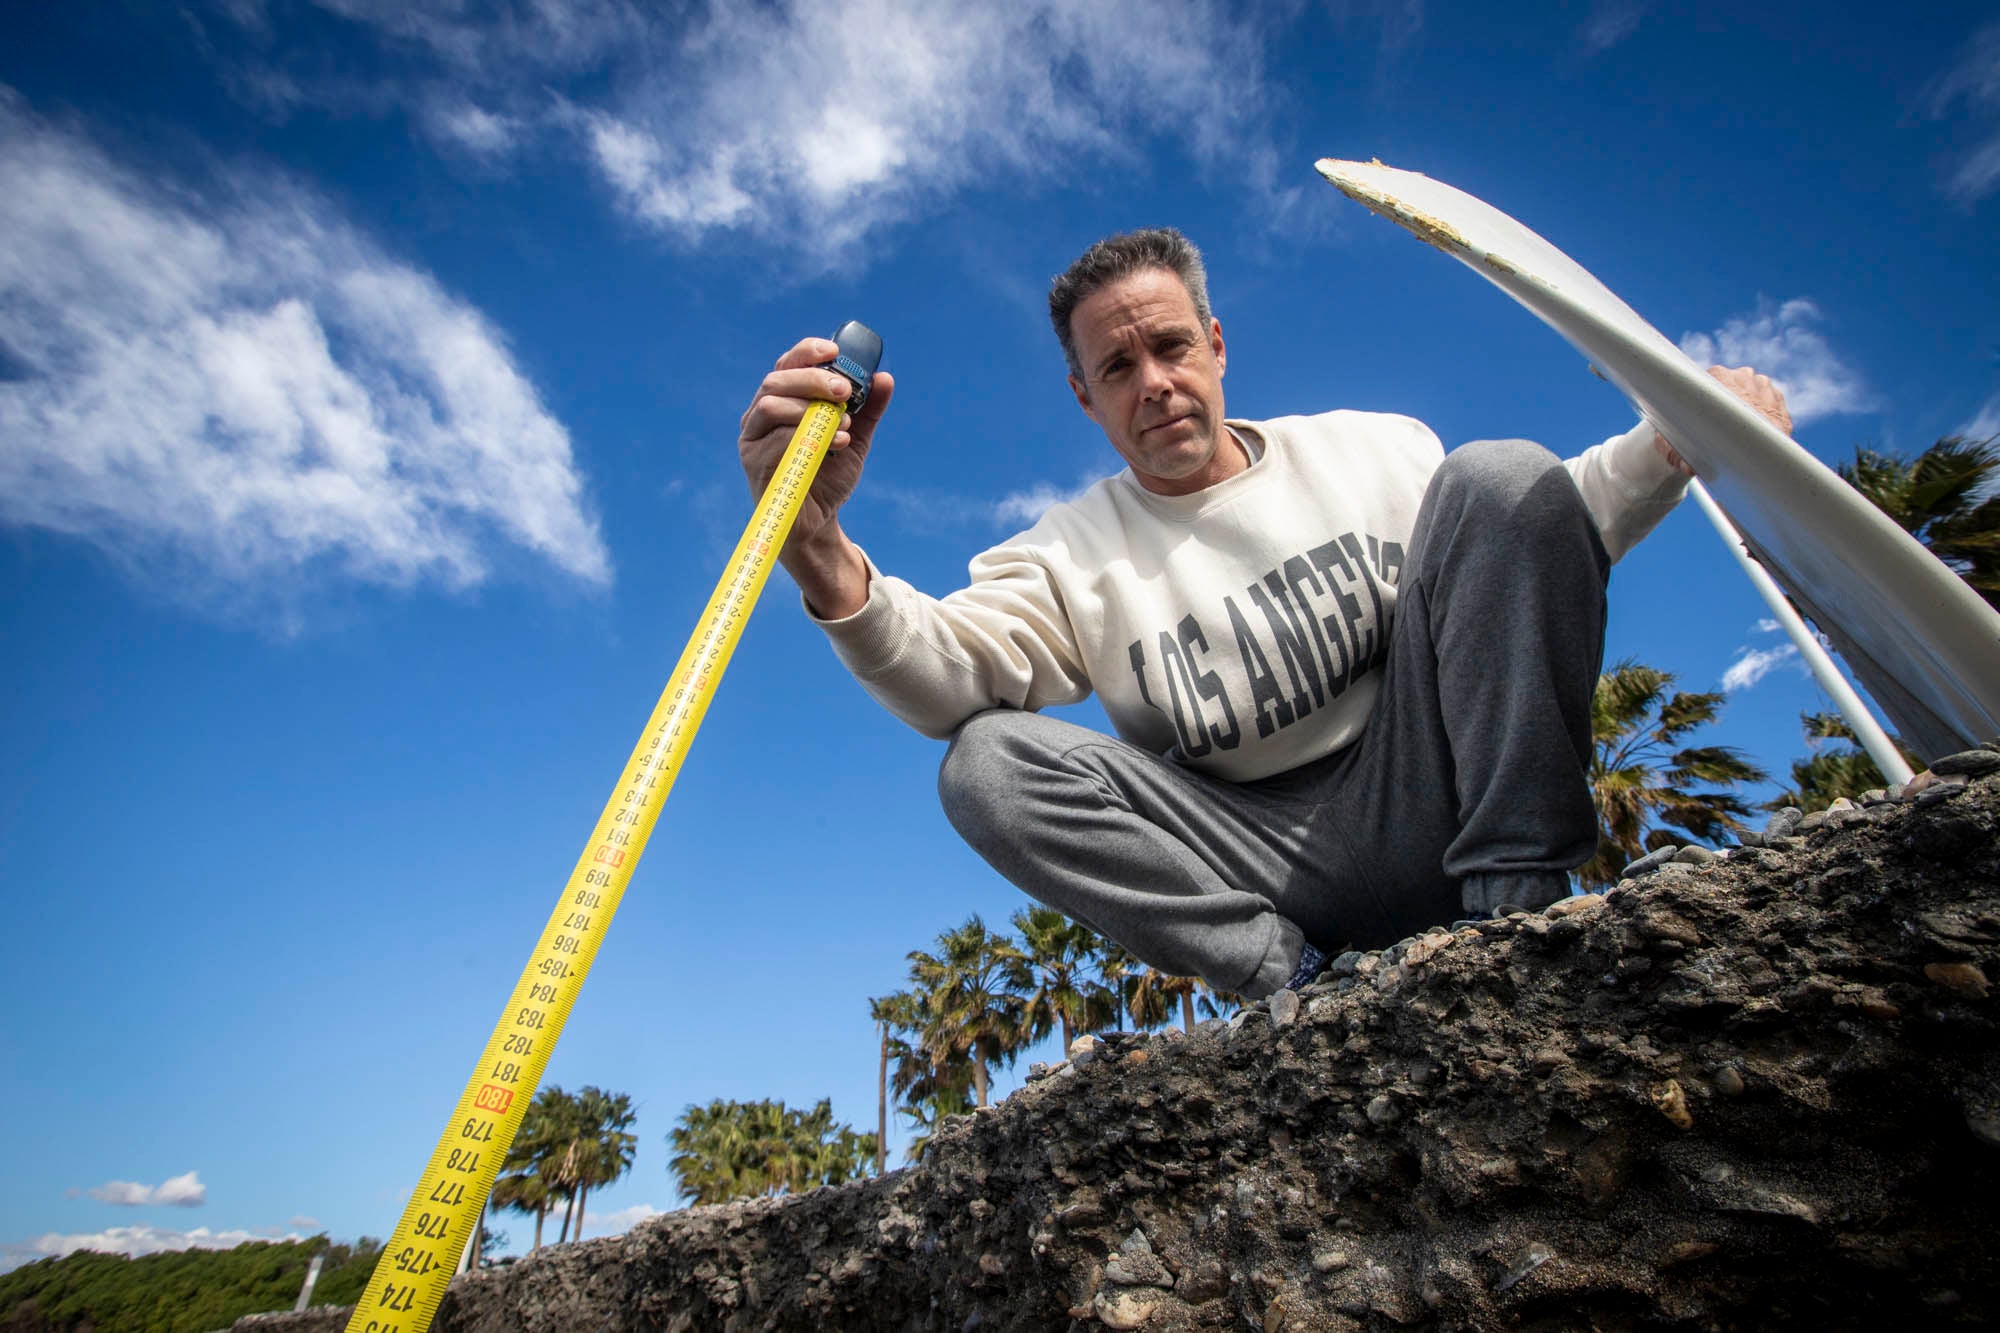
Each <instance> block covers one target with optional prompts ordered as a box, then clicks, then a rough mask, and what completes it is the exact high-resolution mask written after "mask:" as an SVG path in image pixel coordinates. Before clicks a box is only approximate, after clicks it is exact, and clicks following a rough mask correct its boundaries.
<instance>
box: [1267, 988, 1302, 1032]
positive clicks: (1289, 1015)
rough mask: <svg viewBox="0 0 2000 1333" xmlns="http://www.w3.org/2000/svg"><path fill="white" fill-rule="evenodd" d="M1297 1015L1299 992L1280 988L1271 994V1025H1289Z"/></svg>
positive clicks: (1280, 1026) (1279, 1026)
mask: <svg viewBox="0 0 2000 1333" xmlns="http://www.w3.org/2000/svg"><path fill="white" fill-rule="evenodd" d="M1298 1016H1299V993H1298V992H1297V991H1295V990H1281V991H1277V992H1274V993H1273V994H1272V996H1271V1026H1272V1027H1278V1028H1282V1027H1289V1026H1291V1024H1292V1023H1293V1022H1294V1021H1296V1020H1297V1019H1298Z"/></svg>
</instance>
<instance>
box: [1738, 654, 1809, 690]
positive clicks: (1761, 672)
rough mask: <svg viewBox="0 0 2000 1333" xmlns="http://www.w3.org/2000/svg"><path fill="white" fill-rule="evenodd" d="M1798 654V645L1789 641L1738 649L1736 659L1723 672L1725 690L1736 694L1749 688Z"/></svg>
mask: <svg viewBox="0 0 2000 1333" xmlns="http://www.w3.org/2000/svg"><path fill="white" fill-rule="evenodd" d="M1798 655H1799V650H1798V647H1797V645H1795V644H1789V643H1781V644H1779V645H1778V646H1777V647H1775V648H1742V649H1738V650H1737V658H1736V660H1735V661H1734V662H1731V663H1730V664H1729V669H1728V670H1727V671H1725V672H1723V673H1722V688H1723V691H1724V692H1725V693H1727V694H1735V693H1736V692H1737V691H1738V690H1747V689H1749V688H1750V687H1751V686H1752V685H1755V684H1756V683H1757V682H1758V681H1760V680H1762V679H1764V677H1766V676H1768V675H1770V674H1771V673H1772V672H1773V671H1776V670H1777V669H1778V668H1779V667H1781V666H1783V665H1784V664H1785V663H1787V662H1789V661H1791V660H1792V659H1793V658H1795V657H1797V656H1798Z"/></svg>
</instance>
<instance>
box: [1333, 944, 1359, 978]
mask: <svg viewBox="0 0 2000 1333" xmlns="http://www.w3.org/2000/svg"><path fill="white" fill-rule="evenodd" d="M1360 965H1361V950H1359V949H1349V950H1348V951H1347V952H1346V953H1344V954H1342V955H1340V957H1338V958H1336V959H1334V960H1333V961H1332V962H1331V963H1328V964H1327V965H1326V975H1328V976H1331V977H1351V976H1353V975H1354V969H1355V968H1357V967H1359V966H1360Z"/></svg>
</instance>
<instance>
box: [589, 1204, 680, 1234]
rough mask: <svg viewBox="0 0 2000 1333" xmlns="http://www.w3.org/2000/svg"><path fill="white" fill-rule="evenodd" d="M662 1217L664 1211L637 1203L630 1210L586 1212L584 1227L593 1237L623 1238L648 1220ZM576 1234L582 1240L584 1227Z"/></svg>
mask: <svg viewBox="0 0 2000 1333" xmlns="http://www.w3.org/2000/svg"><path fill="white" fill-rule="evenodd" d="M662 1215H663V1213H662V1210H661V1209H658V1208H655V1207H653V1205H652V1204H650V1203H635V1204H633V1205H632V1206H631V1207H630V1208H620V1209H618V1210H617V1211H616V1212H610V1213H596V1212H590V1211H585V1213H584V1215H583V1226H584V1227H588V1228H589V1229H590V1233H591V1234H592V1235H593V1236H599V1237H603V1236H622V1235H624V1234H625V1233H626V1232H628V1231H630V1230H631V1229H632V1228H633V1227H636V1226H638V1225H639V1224H640V1223H641V1222H643V1221H645V1220H646V1219H647V1218H649V1217H659V1216H662ZM576 1234H577V1236H578V1237H579V1238H580V1237H581V1236H582V1235H583V1227H579V1228H577V1233H576Z"/></svg>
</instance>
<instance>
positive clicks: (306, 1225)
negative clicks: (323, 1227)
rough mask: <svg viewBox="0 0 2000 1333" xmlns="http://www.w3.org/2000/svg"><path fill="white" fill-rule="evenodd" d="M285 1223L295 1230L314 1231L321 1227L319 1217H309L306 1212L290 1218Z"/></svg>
mask: <svg viewBox="0 0 2000 1333" xmlns="http://www.w3.org/2000/svg"><path fill="white" fill-rule="evenodd" d="M285 1225H286V1226H288V1227H290V1228H292V1229H293V1230H294V1231H313V1230H316V1229H317V1228H318V1227H319V1219H318V1218H317V1217H307V1216H306V1215H305V1214H304V1213H300V1214H299V1215H298V1216H297V1217H294V1218H290V1219H288V1220H287V1221H286V1223H285Z"/></svg>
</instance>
